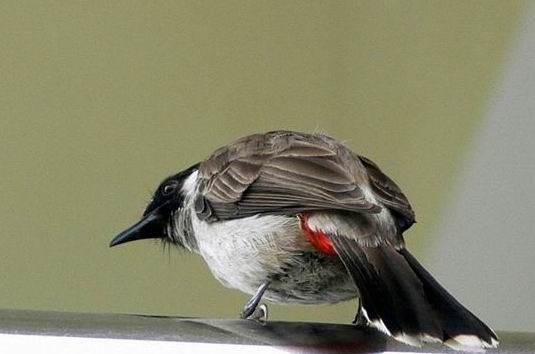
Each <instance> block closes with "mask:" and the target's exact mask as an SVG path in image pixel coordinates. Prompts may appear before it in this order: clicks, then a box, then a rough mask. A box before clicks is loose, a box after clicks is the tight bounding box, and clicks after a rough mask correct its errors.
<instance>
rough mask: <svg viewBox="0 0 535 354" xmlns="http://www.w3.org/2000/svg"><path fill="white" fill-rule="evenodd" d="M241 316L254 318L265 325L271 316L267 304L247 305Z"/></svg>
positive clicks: (249, 318)
mask: <svg viewBox="0 0 535 354" xmlns="http://www.w3.org/2000/svg"><path fill="white" fill-rule="evenodd" d="M240 318H243V319H248V320H253V321H256V322H258V323H260V324H263V325H265V324H266V323H267V321H268V318H269V311H268V307H267V305H266V304H260V306H255V307H252V306H247V305H245V308H244V309H243V312H242V313H241V314H240Z"/></svg>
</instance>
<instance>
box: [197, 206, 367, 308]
mask: <svg viewBox="0 0 535 354" xmlns="http://www.w3.org/2000/svg"><path fill="white" fill-rule="evenodd" d="M193 227H194V229H195V234H196V235H197V243H198V250H199V253H200V254H201V255H202V257H203V258H204V260H205V261H206V263H207V264H208V267H209V268H210V270H211V271H212V273H213V275H214V276H215V277H216V278H217V279H218V280H219V281H220V282H221V283H222V284H223V285H225V286H227V287H230V288H235V289H238V290H241V291H243V292H245V293H248V294H254V293H255V292H256V290H257V289H258V287H259V286H260V284H262V283H263V282H265V281H266V280H269V281H270V282H271V283H270V286H269V289H268V291H267V292H266V293H265V295H264V298H265V299H266V300H270V301H273V302H286V303H305V304H312V303H335V302H340V301H344V300H348V299H351V298H353V297H355V296H356V295H357V290H356V288H355V285H354V284H353V282H352V281H351V278H350V276H349V275H348V273H347V271H346V270H345V268H344V266H343V264H342V263H341V261H340V260H339V259H338V257H335V256H331V255H326V254H322V253H320V252H317V251H316V250H315V249H314V247H312V245H311V244H310V242H309V241H308V240H307V239H306V237H305V236H304V235H303V232H302V230H301V228H300V226H299V220H298V219H297V218H296V217H287V216H271V215H270V216H261V217H257V216H255V217H250V218H243V219H237V220H230V221H225V222H220V223H213V224H206V223H201V222H196V221H195V220H193Z"/></svg>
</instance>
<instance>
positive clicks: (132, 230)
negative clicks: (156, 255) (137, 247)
mask: <svg viewBox="0 0 535 354" xmlns="http://www.w3.org/2000/svg"><path fill="white" fill-rule="evenodd" d="M161 219H162V218H161V216H160V213H159V212H158V210H154V211H153V212H151V213H149V214H147V215H145V216H144V217H143V219H141V220H140V221H138V222H137V223H136V224H134V225H133V226H130V227H129V228H128V229H126V230H124V231H123V232H121V233H120V234H119V235H117V236H115V237H114V238H113V240H111V242H110V247H113V246H117V245H120V244H121V243H125V242H130V241H136V240H144V239H147V238H162V237H163V230H162V226H161V223H160V220H161Z"/></svg>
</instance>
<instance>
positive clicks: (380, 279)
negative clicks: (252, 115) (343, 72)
mask: <svg viewBox="0 0 535 354" xmlns="http://www.w3.org/2000/svg"><path fill="white" fill-rule="evenodd" d="M415 222H416V221H415V213H414V211H413V208H412V207H411V205H410V203H409V201H408V199H407V197H406V196H405V194H404V193H403V192H402V191H401V189H400V187H399V186H398V185H397V184H396V183H395V182H394V181H393V180H392V179H391V178H389V177H388V176H387V175H386V174H385V173H384V172H383V171H382V170H381V169H380V168H379V167H378V165H377V164H375V163H374V162H373V161H372V160H370V159H368V158H366V157H364V156H361V155H359V154H357V153H355V152H353V151H352V150H351V149H350V148H349V147H348V146H346V144H344V143H342V142H339V141H337V140H336V139H334V138H332V137H330V136H328V135H326V134H320V133H302V132H296V131H287V130H276V131H270V132H267V133H259V134H253V135H248V136H245V137H242V138H240V139H238V140H236V141H234V142H232V143H230V144H228V145H226V146H223V147H221V148H219V149H217V150H215V152H213V153H212V154H211V155H210V156H209V157H208V158H207V159H205V160H203V161H202V162H199V163H196V164H194V165H192V166H191V167H189V168H187V169H185V170H183V171H181V172H179V173H176V174H174V175H171V176H169V177H167V178H166V179H164V180H163V181H162V182H161V183H160V185H159V186H158V188H157V189H156V191H155V192H154V195H153V197H152V199H151V201H150V202H149V203H148V205H147V207H146V209H145V211H144V212H143V215H142V217H141V219H140V220H139V221H138V222H137V223H135V224H134V225H133V226H131V227H129V228H127V229H126V230H124V231H123V232H121V233H119V234H118V235H117V236H116V237H115V238H113V240H112V241H111V243H110V247H112V246H117V245H119V244H123V243H125V242H130V241H135V240H142V239H150V238H153V239H159V240H161V241H163V242H164V243H166V244H172V245H176V246H177V247H179V248H182V249H185V250H187V251H191V252H193V253H197V254H199V255H200V256H201V257H202V258H203V259H204V261H205V262H206V264H207V265H208V267H209V269H210V271H211V272H212V274H213V275H214V277H215V278H216V279H217V280H218V281H219V282H220V283H222V284H223V285H224V286H226V287H230V288H234V289H238V290H240V291H242V292H244V293H246V294H249V295H251V296H252V297H251V300H250V301H249V302H248V303H247V304H246V305H245V306H244V308H243V311H242V313H241V316H240V317H241V318H255V316H256V318H257V319H258V318H259V317H262V316H263V315H266V316H267V313H266V311H267V309H266V307H265V306H264V305H261V306H264V307H262V309H261V310H262V311H260V315H259V312H258V311H259V308H260V306H259V303H260V301H261V300H262V299H264V300H265V301H268V302H272V303H290V304H292V303H293V304H321V303H331V304H332V303H339V302H343V301H347V300H351V299H355V298H358V300H359V301H358V307H357V309H356V315H355V320H354V321H353V323H356V324H357V325H361V326H368V327H372V328H375V329H377V330H379V331H381V332H383V333H385V334H386V335H388V336H391V337H392V338H394V339H395V340H397V341H400V342H403V343H406V344H409V345H413V346H421V345H423V344H424V343H428V342H437V343H443V344H444V345H446V346H449V347H451V348H454V349H457V350H473V351H482V350H485V349H487V348H495V347H497V346H498V343H499V340H498V337H497V335H496V333H495V332H494V331H493V330H492V329H491V328H490V327H488V326H487V325H486V324H485V323H484V322H482V321H481V320H480V319H479V318H477V317H476V316H475V315H474V314H472V313H471V312H470V311H469V310H468V309H466V308H465V307H464V306H463V305H462V304H461V303H460V302H459V301H457V300H456V299H455V298H454V297H453V296H452V295H451V294H450V293H449V292H448V291H447V290H446V289H444V288H443V287H442V286H441V285H440V284H439V283H438V282H437V280H435V279H434V278H433V276H432V275H431V274H430V273H429V272H428V271H427V270H426V269H425V268H424V267H423V266H422V265H421V264H420V263H419V262H418V261H417V260H416V258H415V257H414V256H413V255H412V254H411V253H410V252H409V251H408V250H407V248H406V247H405V241H404V237H403V233H404V232H405V231H407V230H408V229H409V228H410V227H411V226H412V225H413V224H414V223H415Z"/></svg>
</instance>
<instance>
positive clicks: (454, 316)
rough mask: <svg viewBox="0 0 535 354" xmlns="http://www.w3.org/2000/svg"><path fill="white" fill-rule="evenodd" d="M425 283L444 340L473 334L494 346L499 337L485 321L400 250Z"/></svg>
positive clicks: (427, 296)
mask: <svg viewBox="0 0 535 354" xmlns="http://www.w3.org/2000/svg"><path fill="white" fill-rule="evenodd" d="M399 252H400V254H402V255H403V257H404V258H405V259H406V260H407V262H408V263H409V265H410V267H411V268H412V270H413V271H414V273H415V274H416V275H417V276H418V278H419V279H420V281H421V282H422V284H423V287H424V292H425V295H426V299H427V301H429V303H430V304H431V306H432V307H433V310H434V313H435V315H436V316H437V317H438V319H439V321H440V323H441V325H442V329H443V332H444V340H445V341H448V340H453V341H455V338H456V337H458V336H462V335H472V336H476V337H477V338H479V339H481V340H482V341H484V342H485V343H487V344H488V346H489V347H494V346H496V344H497V343H498V337H497V335H496V333H494V331H493V330H492V329H490V328H489V327H488V326H487V325H486V324H485V323H483V321H481V320H480V319H479V318H477V317H476V316H475V315H474V314H473V313H471V312H470V311H469V310H468V309H467V308H466V307H464V306H463V305H462V304H461V303H460V302H459V301H457V300H456V299H455V298H454V297H453V296H452V295H451V294H450V293H448V291H447V290H446V289H444V287H442V285H440V284H439V283H438V282H437V281H436V280H435V278H433V276H432V275H431V274H429V272H428V271H427V270H426V269H425V268H424V267H423V266H422V265H421V264H420V263H419V262H418V261H417V260H416V258H414V256H413V255H412V254H410V253H409V251H407V250H406V249H402V250H400V251H399Z"/></svg>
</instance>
